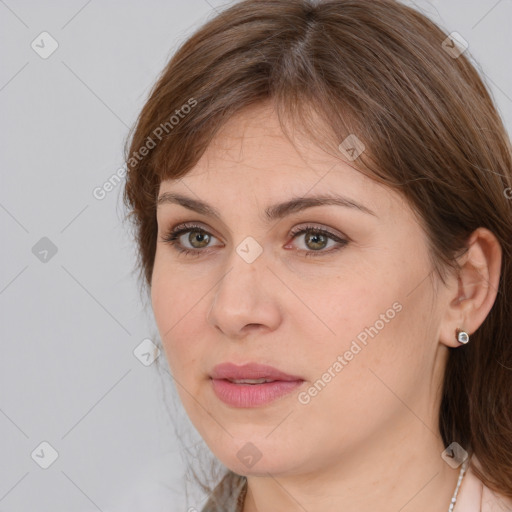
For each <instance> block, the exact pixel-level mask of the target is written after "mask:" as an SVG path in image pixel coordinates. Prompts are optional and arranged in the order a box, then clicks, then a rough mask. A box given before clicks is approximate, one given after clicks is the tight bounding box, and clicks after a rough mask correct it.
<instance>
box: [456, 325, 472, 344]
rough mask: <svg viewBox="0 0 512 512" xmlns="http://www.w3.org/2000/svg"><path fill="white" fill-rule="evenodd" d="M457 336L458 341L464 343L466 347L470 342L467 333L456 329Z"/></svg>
mask: <svg viewBox="0 0 512 512" xmlns="http://www.w3.org/2000/svg"><path fill="white" fill-rule="evenodd" d="M455 334H456V335H457V341H458V342H459V343H463V344H464V345H465V344H466V343H467V342H468V341H469V334H468V333H467V332H466V331H461V330H460V329H456V331H455Z"/></svg>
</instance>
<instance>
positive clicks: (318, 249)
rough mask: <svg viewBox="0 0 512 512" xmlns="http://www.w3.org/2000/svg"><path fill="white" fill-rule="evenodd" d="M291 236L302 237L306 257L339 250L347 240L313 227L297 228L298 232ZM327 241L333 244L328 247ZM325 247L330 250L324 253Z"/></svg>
mask: <svg viewBox="0 0 512 512" xmlns="http://www.w3.org/2000/svg"><path fill="white" fill-rule="evenodd" d="M291 235H292V236H293V238H298V237H299V235H301V236H302V235H304V244H305V246H306V248H305V249H303V250H304V251H305V252H306V256H308V255H310V256H317V255H320V254H325V253H330V252H333V251H336V250H338V249H341V248H342V247H344V246H345V245H346V244H347V243H348V241H347V240H345V239H343V238H340V237H339V236H337V235H335V234H334V233H331V232H330V231H327V230H325V229H320V228H317V227H315V226H307V227H304V228H299V229H298V230H296V231H293V232H292V233H291ZM329 241H331V242H333V243H332V244H331V245H330V246H329V245H328V243H329ZM333 246H335V248H332V247H333ZM285 247H286V248H288V247H289V245H286V246H285ZM327 247H330V248H331V249H330V250H327V251H324V250H323V249H326V248H327Z"/></svg>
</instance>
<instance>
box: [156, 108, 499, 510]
mask: <svg viewBox="0 0 512 512" xmlns="http://www.w3.org/2000/svg"><path fill="white" fill-rule="evenodd" d="M340 142H341V141H340ZM295 146H296V147H294V146H293V145H292V144H291V143H290V142H289V141H288V140H287V139H286V138H285V137H284V135H283V134H282V132H281V129H280V127H279V123H278V120H277V117H276V116H275V114H274V113H273V111H272V109H271V108H270V107H268V106H258V107H251V109H250V110H245V111H243V112H241V113H239V114H238V115H237V116H235V117H233V118H231V120H230V121H229V122H228V123H227V124H226V125H224V126H223V128H222V130H221V131H220V133H219V134H218V135H217V137H216V138H215V139H214V141H213V142H212V143H211V144H210V146H209V148H208V150H207V152H206V153H205V154H204V155H203V157H202V158H201V160H200V161H199V162H198V164H197V165H196V166H195V167H194V168H193V169H192V170H191V171H190V172H189V173H188V174H187V175H186V176H185V177H184V178H183V179H181V180H178V181H176V180H167V181H164V182H162V184H161V188H160V194H162V193H164V192H175V193H178V192H179V193H181V194H183V195H187V196H189V197H191V198H194V199H200V200H202V201H204V202H207V203H209V204H210V205H211V206H212V207H214V208H216V209H217V210H218V211H219V212H220V214H221V220H218V219H215V218H214V217H211V216H208V215H203V214H199V213H196V212H194V211H191V210H189V209H187V208H185V207H183V206H181V205H177V204H170V203H164V204H161V205H159V207H158V212H157V218H158V229H159V234H158V242H157V250H156V258H155V266H154V272H153V279H152V289H151V298H152V304H153V310H154V314H155V319H156V322H157V325H158V329H159V332H160V335H161V338H162V342H163V346H164V349H165V352H166V356H167V359H168V362H169V365H170V368H171V371H172V373H173V376H174V377H175V379H176V381H177V383H178V384H179V385H178V386H177V387H178V392H179V394H180V398H181V400H182V402H183V405H184V407H185V409H186V412H187V414H188V415H189V417H190V419H191V421H192V422H193V424H194V425H195V427H196V428H197V430H198V432H199V433H200V434H201V436H202V437H203V438H204V439H205V441H206V443H207V444H208V446H209V447H210V449H211V450H212V452H213V453H214V454H215V455H216V457H218V458H219V459H220V460H221V462H222V463H223V464H225V465H226V466H227V467H229V468H230V469H232V470H233V471H235V472H236V473H238V474H243V475H247V477H248V494H247V498H246V501H245V506H244V512H254V511H260V512H261V511H267V510H273V511H295V510H297V511H302V510H307V511H308V512H315V511H320V510H321V511H322V512H327V511H333V512H334V511H339V510H343V511H344V512H356V511H357V512H367V511H368V512H369V511H372V512H373V511H375V510H379V511H381V512H387V511H389V512H391V511H393V512H396V511H398V510H400V511H401V512H412V511H415V512H422V511H423V512H427V511H429V512H434V511H436V512H438V511H442V510H448V505H449V502H450V499H451V496H452V494H453V491H454V489H455V486H456V482H457V478H458V474H459V469H458V468H457V469H452V468H451V467H450V466H448V465H447V464H446V463H445V462H444V461H443V459H442V458H441V452H442V451H443V450H444V448H445V446H443V442H442V440H441V437H440V434H439V431H438V427H437V424H438V409H439V405H440V392H441V383H442V376H443V372H444V366H445V364H446V359H447V356H448V348H447V347H459V348H458V350H464V347H463V346H459V345H460V344H459V343H458V341H457V340H456V337H455V329H456V328H460V329H463V330H466V331H467V332H468V333H469V334H470V335H471V334H472V333H473V332H474V331H475V330H477V329H478V327H479V326H480V325H481V323H482V322H483V320H484V319H485V317H486V316H487V314H488V312H489V311H490V309H491V307H492V305H493V303H494V300H495V297H496V289H497V288H498V281H499V273H500V266H501V248H500V246H499V243H498V242H497V240H496V238H495V237H494V236H493V235H492V233H490V232H489V231H487V230H485V229H483V228H479V229H478V230H477V231H475V232H474V233H473V235H472V237H471V238H470V240H469V247H470V250H469V251H468V252H467V253H466V254H465V255H464V256H463V257H461V264H462V265H463V271H462V272H461V273H460V275H459V276H456V275H453V276H452V277H450V278H449V279H448V281H447V285H446V286H445V285H443V283H442V282H441V281H440V280H439V278H438V277H437V276H436V275H435V274H434V273H433V271H432V267H431V264H430V262H429V258H428V253H427V245H426V235H425V233H424V232H423V230H422V229H421V227H420V225H419V224H418V222H417V220H416V218H415V217H414V215H413V213H412V210H411V209H410V208H409V206H408V205H407V203H406V202H405V201H404V200H403V199H402V198H401V196H400V195H398V194H397V193H396V192H394V191H391V190H390V189H388V188H386V187H384V186H382V185H380V184H377V183H376V182H374V181H372V180H371V179H369V178H368V177H365V176H364V175H363V174H361V173H360V172H357V171H356V170H354V169H353V168H352V166H351V165H350V164H349V163H347V162H344V161H342V160H341V159H335V158H334V157H333V156H330V155H327V154H326V153H324V152H322V151H321V150H320V149H319V148H318V147H316V146H314V145H313V144H312V143H311V142H309V141H308V140H304V139H302V140H296V141H295ZM297 148H298V149H299V150H300V153H299V152H298V151H297ZM329 192H336V193H338V194H343V195H345V196H348V197H350V198H351V199H353V200H355V201H357V202H359V203H361V204H363V205H364V206H366V207H368V208H370V209H371V210H372V211H373V212H374V213H375V215H371V214H367V213H364V212H361V211H360V210H358V209H355V208H346V207H340V206H336V205H325V206H317V207H314V208H309V209H307V210H304V211H302V212H296V213H294V214H292V215H289V216H287V217H285V218H283V219H280V220H275V221H272V222H271V223H268V222H265V220H264V217H263V213H264V210H265V209H266V208H267V207H268V206H269V205H271V204H274V203H279V202H284V201H286V200H288V199H291V198H292V197H302V196H306V195H307V196H308V197H309V196H312V195H315V194H322V193H329ZM182 222H194V223H196V222H197V223H198V224H200V226H201V227H202V229H203V230H204V231H206V232H207V233H208V234H210V239H209V241H208V239H207V240H206V241H204V239H203V240H201V238H198V236H197V233H194V232H192V233H190V232H189V233H186V234H184V235H183V234H182V235H181V237H180V241H181V242H182V245H183V246H184V247H186V248H189V249H191V250H194V249H195V250H196V251H203V252H202V253H201V254H200V255H199V256H187V255H183V254H180V253H178V251H177V250H176V248H175V247H174V246H172V245H170V244H168V243H165V242H164V241H162V239H163V237H165V235H166V234H167V232H168V230H170V229H171V228H173V227H174V226H177V225H178V224H180V223H182ZM309 224H312V225H313V226H315V227H318V228H323V229H327V230H329V231H331V232H333V233H334V234H335V235H337V236H340V238H345V239H348V240H349V242H348V244H346V245H345V246H343V247H341V248H340V250H338V251H335V252H329V251H330V249H331V248H334V247H336V246H338V243H337V242H335V241H333V240H331V239H328V238H327V239H320V241H318V240H315V239H314V238H311V235H308V233H306V234H304V233H303V234H299V235H298V236H296V237H295V238H294V237H293V236H290V231H291V230H292V229H293V228H294V227H298V226H305V225H309ZM189 235H190V238H189ZM248 236H251V237H253V238H254V239H255V240H256V241H257V242H258V243H259V244H260V246H261V248H262V249H263V252H262V254H261V255H260V256H259V257H258V258H257V259H256V260H255V261H254V262H252V263H250V264H249V263H247V262H246V261H244V259H242V258H241V257H240V256H239V254H237V252H236V248H237V246H238V245H239V244H240V243H241V242H242V241H243V240H244V239H245V238H246V237H248ZM192 244H194V245H192ZM315 249H316V253H315V254H316V256H313V257H305V256H304V254H305V252H306V251H308V250H309V251H311V252H314V251H315ZM394 303H399V304H400V305H401V310H400V311H399V312H397V313H396V314H395V315H394V317H393V318H392V319H389V317H387V318H388V321H387V322H384V324H385V325H384V327H383V328H381V329H379V331H378V334H377V335H374V336H373V337H368V340H367V344H366V345H362V344H361V343H359V345H360V346H361V347H362V348H361V350H360V351H359V352H358V353H357V354H356V355H355V356H354V357H353V359H352V360H350V361H349V362H347V364H346V365H344V367H343V369H342V370H341V371H339V372H338V373H335V377H333V378H331V380H330V382H328V384H327V385H326V386H325V387H324V388H323V389H322V390H321V391H320V392H319V393H317V394H316V396H314V397H311V400H310V401H309V403H307V404H304V403H300V401H299V400H298V393H299V392H304V391H305V390H307V389H308V388H310V387H311V386H312V385H313V384H314V383H315V382H316V381H317V380H318V379H320V378H322V375H323V374H324V373H325V372H326V371H327V369H328V368H332V367H333V364H334V363H335V361H336V360H337V358H338V356H339V355H343V354H344V353H345V352H346V351H347V350H349V348H350V346H351V343H352V342H353V341H354V340H356V339H357V338H356V337H357V335H358V334H360V333H361V332H362V331H364V329H365V328H367V327H370V326H372V325H375V324H376V321H377V320H379V319H381V318H382V316H381V315H382V314H384V315H385V314H386V311H388V310H389V309H390V308H391V309H392V305H393V304H394ZM380 325H381V324H379V326H380ZM470 343H471V341H470ZM226 361H230V362H234V363H236V364H244V363H247V362H259V363H263V364H269V365H272V366H275V367H277V368H278V369H280V370H282V371H284V372H287V373H290V374H293V375H299V376H301V377H302V378H303V379H304V380H305V382H304V383H303V384H302V386H301V388H300V389H299V390H298V391H297V392H293V393H291V394H289V395H287V396H285V397H283V398H281V399H279V400H277V401H275V402H273V403H271V404H268V405H265V406H260V407H256V408H252V409H250V408H241V409H237V408H234V407H230V406H228V405H226V404H224V403H223V402H221V401H220V400H219V399H218V398H217V397H216V396H215V394H214V393H213V391H212V386H211V382H210V379H209V372H210V371H211V370H212V368H213V367H214V366H215V365H216V364H218V363H221V362H226ZM331 374H332V372H331ZM302 396H304V395H302ZM247 442H251V443H253V444H254V445H255V446H256V447H257V449H258V450H259V452H260V453H261V459H260V460H259V461H258V462H257V463H256V464H255V465H254V466H252V467H251V468H248V467H247V466H246V465H245V464H244V463H243V462H242V461H240V460H239V458H238V457H237V452H238V451H239V450H240V449H241V448H242V447H243V446H244V445H245V444H246V443H247Z"/></svg>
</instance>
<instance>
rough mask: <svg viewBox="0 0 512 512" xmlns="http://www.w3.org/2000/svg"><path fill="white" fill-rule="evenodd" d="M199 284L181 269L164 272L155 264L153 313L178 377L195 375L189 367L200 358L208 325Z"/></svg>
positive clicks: (152, 298) (152, 291)
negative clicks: (179, 272)
mask: <svg viewBox="0 0 512 512" xmlns="http://www.w3.org/2000/svg"><path fill="white" fill-rule="evenodd" d="M187 283H188V284H187ZM197 286H198V284H197V283H196V284H194V285H190V282H189V281H187V280H186V279H185V278H183V277H181V278H180V277H179V274H178V273H177V272H171V271H165V272H161V271H160V268H159V267H156V266H155V271H154V273H153V281H152V287H151V303H152V307H153V313H154V316H155V321H156V324H157V327H158V331H159V333H160V339H161V340H162V345H163V348H164V350H165V354H166V357H167V360H168V362H169V367H170V369H171V371H172V373H173V375H175V376H176V378H178V379H179V378H180V376H183V375H185V376H190V375H193V373H192V372H189V371H187V370H188V369H190V368H191V366H192V365H193V362H194V360H195V359H197V357H198V355H199V353H200V350H201V349H200V343H201V340H202V339H203V338H204V324H203V325H201V323H200V322H199V321H198V318H199V315H200V314H201V312H202V311H203V310H204V304H205V303H202V302H201V301H200V297H201V294H200V293H199V290H197ZM187 290H188V292H187ZM203 295H204V294H203ZM204 315H205V317H206V312H205V313H204ZM201 332H202V333H203V334H202V336H201ZM187 378H188V377H187Z"/></svg>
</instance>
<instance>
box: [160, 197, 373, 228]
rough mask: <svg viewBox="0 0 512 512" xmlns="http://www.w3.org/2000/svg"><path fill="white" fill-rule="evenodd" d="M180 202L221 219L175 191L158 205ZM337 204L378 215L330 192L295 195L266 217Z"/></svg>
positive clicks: (213, 212) (214, 210) (272, 207)
mask: <svg viewBox="0 0 512 512" xmlns="http://www.w3.org/2000/svg"><path fill="white" fill-rule="evenodd" d="M169 203H170V204H179V205H181V206H183V207H185V208H187V209H189V210H192V211H195V212H197V213H200V214H203V215H207V216H211V217H214V218H216V219H218V220H221V214H220V213H219V212H218V211H217V210H216V209H215V208H213V207H212V206H211V205H209V204H208V203H205V202H203V201H199V200H198V199H194V198H192V197H187V196H184V195H182V194H177V193H173V192H164V193H162V194H161V195H160V196H159V197H158V199H157V206H158V205H162V204H169ZM326 205H335V206H343V207H346V208H353V209H356V210H359V211H361V212H363V213H367V214H369V215H374V216H375V217H377V215H376V213H375V212H373V211H372V210H370V209H369V208H368V207H366V206H364V205H362V204H360V203H358V202H356V201H354V200H353V199H350V198H348V197H344V196H341V195H338V194H334V193H330V194H324V195H317V196H309V197H294V198H292V199H290V200H288V201H285V202H284V203H278V204H274V205H272V206H269V207H268V208H266V209H265V217H266V220H267V221H268V222H271V221H273V220H276V219H281V218H283V217H286V216H287V215H290V214H292V213H297V212H300V211H302V210H305V209H307V208H312V207H314V206H326Z"/></svg>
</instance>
